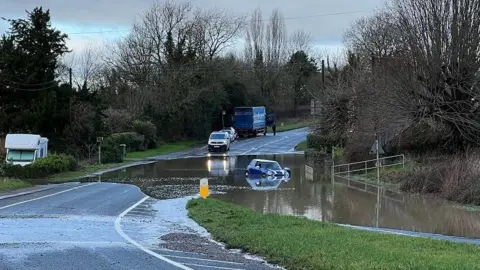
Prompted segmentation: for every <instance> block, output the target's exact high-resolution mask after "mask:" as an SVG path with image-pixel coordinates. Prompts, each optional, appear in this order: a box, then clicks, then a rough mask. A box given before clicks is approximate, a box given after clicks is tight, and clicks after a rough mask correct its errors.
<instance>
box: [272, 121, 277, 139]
mask: <svg viewBox="0 0 480 270" xmlns="http://www.w3.org/2000/svg"><path fill="white" fill-rule="evenodd" d="M272 130H273V136H275V135H276V134H277V125H275V123H273V124H272Z"/></svg>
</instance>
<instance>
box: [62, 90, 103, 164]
mask: <svg viewBox="0 0 480 270" xmlns="http://www.w3.org/2000/svg"><path fill="white" fill-rule="evenodd" d="M64 133H65V137H66V138H67V139H68V140H69V143H70V144H71V145H77V146H79V147H80V149H81V152H80V153H79V154H80V155H81V156H84V157H88V158H92V156H93V155H94V154H95V150H96V147H95V146H96V140H95V136H96V131H95V108H94V107H93V105H92V104H90V103H88V102H83V101H78V100H76V99H72V100H71V101H70V121H69V124H68V126H67V127H66V129H65V131H64Z"/></svg>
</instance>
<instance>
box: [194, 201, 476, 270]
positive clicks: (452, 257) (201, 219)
mask: <svg viewBox="0 0 480 270" xmlns="http://www.w3.org/2000/svg"><path fill="white" fill-rule="evenodd" d="M187 208H188V210H189V216H190V217H192V218H193V219H194V220H195V221H196V222H198V223H199V224H200V225H202V226H203V227H205V228H206V229H207V230H208V231H209V232H210V233H211V234H212V235H213V236H214V238H215V239H216V240H219V241H222V242H225V243H226V244H227V246H228V247H229V248H240V249H243V250H245V251H247V252H250V253H254V254H258V255H261V256H263V257H264V258H265V259H267V260H268V261H269V262H271V263H276V264H279V265H281V266H283V267H286V268H287V269H479V268H480V256H478V254H479V252H480V247H478V246H476V245H470V244H459V243H453V242H447V241H440V240H434V239H427V238H420V237H407V236H399V235H392V234H382V233H375V232H368V231H361V230H355V229H350V228H344V227H341V226H337V225H333V224H328V223H322V222H319V221H313V220H308V219H306V218H299V217H293V216H281V215H275V214H265V215H264V214H261V213H258V212H254V211H252V210H250V209H246V208H243V207H240V206H236V205H233V204H229V203H225V202H221V201H218V200H214V199H196V200H191V201H189V203H188V205H187Z"/></svg>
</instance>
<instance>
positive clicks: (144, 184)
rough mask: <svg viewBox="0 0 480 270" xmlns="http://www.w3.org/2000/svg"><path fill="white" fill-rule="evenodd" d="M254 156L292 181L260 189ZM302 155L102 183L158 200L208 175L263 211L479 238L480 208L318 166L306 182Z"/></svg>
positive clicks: (194, 164)
mask: <svg viewBox="0 0 480 270" xmlns="http://www.w3.org/2000/svg"><path fill="white" fill-rule="evenodd" d="M253 158H262V159H273V160H276V161H278V162H279V164H280V165H281V166H282V167H289V168H290V169H291V177H290V179H289V180H288V181H277V182H272V183H270V184H269V185H268V188H262V189H258V188H256V186H255V184H253V182H252V181H247V180H246V179H245V168H246V167H247V165H248V163H249V162H250V161H251V160H252V159H253ZM305 165H306V161H305V158H304V156H303V155H298V154H288V155H268V156H235V157H227V156H221V155H220V156H212V157H202V158H191V159H179V160H165V161H160V162H157V163H152V164H147V165H143V166H136V167H131V168H128V169H125V170H123V171H119V172H115V173H109V174H105V175H103V176H101V179H100V181H114V182H121V183H132V184H135V185H137V186H139V187H140V188H141V189H142V190H143V191H144V192H145V193H146V194H148V195H150V196H152V197H156V198H158V199H168V198H176V197H183V196H188V195H195V194H198V192H199V180H200V178H204V177H207V178H208V179H209V186H210V192H211V194H212V195H211V197H214V198H217V199H220V200H224V201H228V202H233V203H235V204H238V205H242V206H245V207H249V208H251V209H253V210H255V211H258V212H261V213H278V214H284V215H299V216H305V217H308V218H311V219H316V220H321V221H328V222H335V223H342V224H351V225H360V226H370V227H381V228H391V229H402V230H410V231H417V232H426V233H438V234H444V235H453V236H464V237H469V238H480V211H476V209H472V208H468V207H464V206H460V205H457V204H453V203H450V202H447V201H445V200H440V199H435V198H431V197H419V196H413V195H409V194H403V193H398V192H393V191H388V190H382V189H379V188H378V187H375V186H373V185H365V184H363V183H359V182H355V181H348V180H347V179H344V178H341V179H338V177H337V178H336V179H335V181H332V179H331V177H330V174H329V172H328V171H327V170H326V169H324V168H322V167H320V168H319V167H315V168H314V179H313V181H312V180H307V178H308V177H306V170H305Z"/></svg>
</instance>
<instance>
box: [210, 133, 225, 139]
mask: <svg viewBox="0 0 480 270" xmlns="http://www.w3.org/2000/svg"><path fill="white" fill-rule="evenodd" d="M210 139H214V140H223V139H225V134H221V133H214V134H212V135H210Z"/></svg>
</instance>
